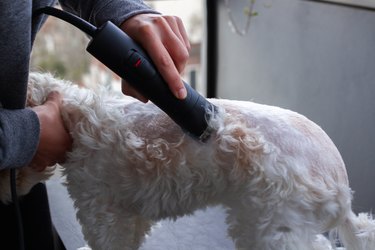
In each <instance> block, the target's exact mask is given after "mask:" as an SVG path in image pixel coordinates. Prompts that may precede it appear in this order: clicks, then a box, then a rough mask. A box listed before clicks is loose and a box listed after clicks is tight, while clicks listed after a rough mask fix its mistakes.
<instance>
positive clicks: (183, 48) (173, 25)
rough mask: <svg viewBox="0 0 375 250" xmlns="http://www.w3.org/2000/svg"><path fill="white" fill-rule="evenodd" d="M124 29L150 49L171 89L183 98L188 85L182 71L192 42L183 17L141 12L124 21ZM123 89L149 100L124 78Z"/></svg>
mask: <svg viewBox="0 0 375 250" xmlns="http://www.w3.org/2000/svg"><path fill="white" fill-rule="evenodd" d="M121 29H122V30H123V31H125V33H127V34H128V35H129V36H130V37H131V38H133V39H134V40H135V41H136V42H138V43H139V44H140V45H141V46H142V47H143V48H144V49H145V50H146V51H147V53H148V54H149V56H150V57H151V59H152V60H153V62H154V64H155V65H156V67H157V69H158V71H159V72H160V74H161V75H162V77H163V78H164V80H165V81H166V82H167V84H168V86H169V88H170V89H171V91H172V93H174V95H175V96H176V97H177V98H179V99H184V98H185V97H186V89H185V87H184V84H183V83H182V80H181V76H180V73H182V71H183V70H184V68H185V65H186V62H187V60H188V59H189V50H190V43H189V39H188V37H187V34H186V31H185V28H184V25H183V23H182V21H181V19H180V18H179V17H176V16H166V15H156V14H139V15H136V16H134V17H131V18H129V19H128V20H126V21H125V22H124V23H122V24H121ZM122 92H123V93H124V94H126V95H130V96H133V97H135V98H137V99H139V100H141V101H143V102H147V98H145V97H143V96H142V95H140V94H139V93H138V92H137V91H135V90H134V89H133V88H132V87H131V86H129V84H127V83H126V82H125V81H123V82H122Z"/></svg>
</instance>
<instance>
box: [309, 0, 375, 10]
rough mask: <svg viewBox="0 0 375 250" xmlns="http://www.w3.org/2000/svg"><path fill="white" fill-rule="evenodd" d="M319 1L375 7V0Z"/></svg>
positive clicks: (368, 7)
mask: <svg viewBox="0 0 375 250" xmlns="http://www.w3.org/2000/svg"><path fill="white" fill-rule="evenodd" d="M315 1H318V2H327V3H332V4H340V5H346V6H352V7H359V8H366V9H375V1H374V0H315Z"/></svg>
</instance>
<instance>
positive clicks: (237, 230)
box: [227, 206, 327, 250]
mask: <svg viewBox="0 0 375 250" xmlns="http://www.w3.org/2000/svg"><path fill="white" fill-rule="evenodd" d="M267 210H268V211H269V212H267ZM272 211H273V209H272V208H269V209H267V208H263V209H259V210H258V209H255V208H245V207H242V208H239V207H238V206H236V207H235V208H233V207H232V208H230V209H228V216H227V224H228V225H229V229H228V234H229V235H230V236H231V237H232V239H233V241H234V243H235V245H236V249H237V250H251V249H262V250H321V249H322V248H320V247H319V244H317V243H315V241H316V239H315V236H314V235H315V234H314V233H313V232H312V230H309V229H308V228H307V227H305V228H294V227H291V226H290V225H289V224H288V223H287V222H285V221H282V220H280V221H279V220H278V218H275V217H274V214H273V213H272ZM284 222H285V223H284ZM324 250H327V249H324Z"/></svg>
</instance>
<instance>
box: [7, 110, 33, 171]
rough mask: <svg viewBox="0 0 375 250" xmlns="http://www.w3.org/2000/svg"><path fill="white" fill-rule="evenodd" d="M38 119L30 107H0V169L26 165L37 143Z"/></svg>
mask: <svg viewBox="0 0 375 250" xmlns="http://www.w3.org/2000/svg"><path fill="white" fill-rule="evenodd" d="M39 131H40V127H39V120H38V117H37V115H36V114H35V112H34V111H32V110H31V109H19V110H7V109H1V108H0V170H2V169H5V168H16V167H23V166H26V165H27V164H28V163H29V162H30V161H31V160H32V158H33V156H34V154H35V150H36V148H37V146H38V143H39Z"/></svg>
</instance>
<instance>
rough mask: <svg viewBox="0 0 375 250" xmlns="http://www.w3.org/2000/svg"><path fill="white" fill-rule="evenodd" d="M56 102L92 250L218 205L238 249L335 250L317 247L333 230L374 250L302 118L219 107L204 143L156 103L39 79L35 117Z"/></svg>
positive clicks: (369, 224)
mask: <svg viewBox="0 0 375 250" xmlns="http://www.w3.org/2000/svg"><path fill="white" fill-rule="evenodd" d="M50 91H59V92H60V93H62V95H63V97H64V98H63V108H62V114H63V118H64V121H65V122H66V126H67V128H68V130H69V131H70V133H71V135H72V137H73V139H74V146H73V150H72V152H70V153H69V155H68V160H67V162H66V163H65V164H63V166H62V167H63V172H64V174H65V176H66V185H67V188H68V191H69V193H70V195H71V197H72V198H73V200H74V203H75V206H76V207H77V209H78V212H77V217H78V219H79V221H80V223H81V224H82V226H83V233H84V235H85V238H86V240H87V241H88V243H89V245H90V246H91V247H92V248H93V249H114V250H116V249H137V248H138V247H139V246H140V245H141V244H142V241H143V239H144V236H145V234H147V233H149V230H150V227H151V226H152V224H153V222H155V221H158V220H160V219H163V218H172V219H174V218H177V217H179V216H182V215H186V214H192V213H193V212H194V211H195V210H197V209H201V208H205V207H207V206H211V205H217V204H222V205H223V206H224V207H225V208H226V209H227V213H228V216H227V223H228V227H229V229H228V234H229V235H230V236H231V237H232V238H233V240H234V242H235V245H236V247H237V249H246V250H247V249H255V250H273V249H274V250H282V249H288V250H293V249H295V250H303V249H327V248H326V247H323V245H324V244H323V243H321V241H319V240H316V239H317V235H319V234H321V233H324V232H328V231H331V232H334V230H335V229H336V228H338V234H339V236H340V240H341V241H342V242H343V243H344V244H345V247H346V248H347V249H352V250H368V249H375V222H374V221H373V220H372V218H370V216H368V215H366V214H361V215H360V216H359V217H357V216H356V215H355V214H354V213H353V212H352V210H351V198H352V197H351V190H350V188H349V185H348V177H347V173H346V170H345V166H344V163H343V160H342V158H341V156H340V154H339V152H338V150H337V149H336V147H335V145H334V144H333V143H332V141H331V140H330V138H329V137H328V136H327V135H326V134H325V133H324V131H323V130H322V129H321V128H320V127H318V126H317V125H316V124H314V123H313V122H311V121H310V120H308V119H307V118H305V117H304V116H302V115H300V114H297V113H295V112H292V111H289V110H285V109H281V108H277V107H271V106H265V105H260V104H256V103H252V102H243V101H229V100H216V99H211V102H213V103H214V104H215V105H217V106H218V107H219V113H218V115H217V116H216V117H215V118H214V119H212V120H211V121H210V127H211V128H212V130H213V133H212V135H211V137H210V139H209V140H208V141H207V142H206V143H201V142H199V141H197V140H195V139H194V138H191V137H189V136H187V135H185V134H184V133H183V132H182V131H181V129H180V128H179V127H178V126H177V125H176V124H174V123H173V122H172V121H171V120H170V119H169V117H168V116H167V115H165V114H164V113H163V112H162V111H160V110H159V109H158V108H157V107H155V106H154V105H153V104H152V103H148V104H143V103H141V102H138V101H136V100H135V99H132V98H130V97H124V96H121V97H120V96H116V95H114V94H109V93H107V92H106V91H104V90H101V91H99V92H100V93H95V92H94V91H92V90H88V89H84V88H79V87H77V86H76V85H72V84H70V83H68V82H64V81H62V80H57V79H54V78H53V77H51V76H50V75H46V74H36V73H34V74H31V76H30V82H29V99H28V104H29V106H34V105H40V104H42V103H43V102H44V100H45V98H46V96H47V95H48V93H49V92H50ZM51 146H52V145H51ZM22 171H24V170H20V172H21V173H22ZM47 171H48V170H47ZM47 176H48V174H46V177H47ZM23 177H25V175H23ZM38 178H39V179H38ZM40 179H42V178H40V174H39V176H38V177H37V180H36V181H40ZM0 183H5V182H3V181H1V182H0ZM21 186H22V185H21ZM0 188H1V190H2V191H1V199H3V200H6V199H7V198H8V196H7V195H4V194H6V193H7V192H6V191H5V190H6V188H7V186H6V184H4V185H3V186H1V187H0ZM26 191H27V190H26ZM325 246H326V245H325Z"/></svg>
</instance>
